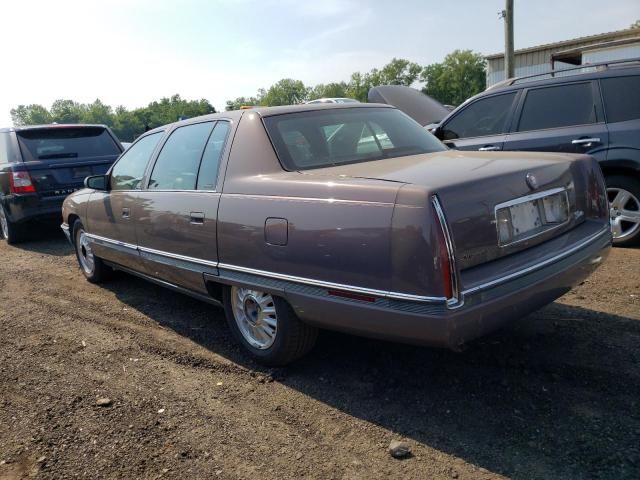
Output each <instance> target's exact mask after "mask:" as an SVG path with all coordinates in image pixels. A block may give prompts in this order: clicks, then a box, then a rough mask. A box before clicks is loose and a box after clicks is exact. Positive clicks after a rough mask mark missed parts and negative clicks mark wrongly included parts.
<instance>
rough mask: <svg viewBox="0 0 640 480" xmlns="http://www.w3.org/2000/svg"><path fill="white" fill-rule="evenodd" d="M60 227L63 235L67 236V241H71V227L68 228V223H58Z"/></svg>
mask: <svg viewBox="0 0 640 480" xmlns="http://www.w3.org/2000/svg"><path fill="white" fill-rule="evenodd" d="M60 228H61V229H62V232H63V233H64V236H65V237H67V240H68V241H69V243H73V242H72V241H71V229H70V228H69V225H67V224H66V223H63V224H62V225H60Z"/></svg>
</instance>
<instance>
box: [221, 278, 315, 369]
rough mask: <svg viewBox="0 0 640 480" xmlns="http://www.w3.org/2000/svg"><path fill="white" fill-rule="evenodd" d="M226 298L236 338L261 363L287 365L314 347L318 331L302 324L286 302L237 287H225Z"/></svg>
mask: <svg viewBox="0 0 640 480" xmlns="http://www.w3.org/2000/svg"><path fill="white" fill-rule="evenodd" d="M223 297H224V298H223V300H224V307H225V315H226V317H227V322H228V323H229V327H230V328H231V331H232V332H233V335H234V337H235V338H236V339H237V340H238V341H239V342H240V344H241V345H242V346H243V347H244V348H245V349H246V350H247V351H248V352H249V353H250V354H251V356H252V357H253V358H255V359H256V360H257V361H258V362H260V363H264V364H266V365H271V366H282V365H286V364H287V363H290V362H292V361H294V360H296V359H298V358H300V357H302V356H303V355H305V354H306V353H307V352H309V351H310V350H311V349H312V348H313V346H314V344H315V341H316V338H317V336H318V330H317V329H316V328H314V327H311V326H309V325H307V324H305V323H303V322H302V321H301V320H300V319H299V318H298V316H297V315H296V314H295V312H294V311H293V309H292V308H291V306H290V305H289V304H288V303H287V301H286V300H284V299H282V298H280V297H276V296H272V295H271V294H269V293H265V292H261V291H259V290H254V289H249V288H242V287H235V286H234V287H227V288H225V289H224V293H223Z"/></svg>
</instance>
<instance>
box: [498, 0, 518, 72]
mask: <svg viewBox="0 0 640 480" xmlns="http://www.w3.org/2000/svg"><path fill="white" fill-rule="evenodd" d="M501 13H502V18H504V78H505V80H506V79H507V78H513V77H514V76H515V62H514V58H513V0H506V1H505V8H504V10H503V11H502V12H501Z"/></svg>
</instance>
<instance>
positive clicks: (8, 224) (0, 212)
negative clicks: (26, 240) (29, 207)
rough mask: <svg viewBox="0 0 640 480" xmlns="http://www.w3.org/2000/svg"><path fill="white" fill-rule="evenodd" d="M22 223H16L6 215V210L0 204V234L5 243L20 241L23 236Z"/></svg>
mask: <svg viewBox="0 0 640 480" xmlns="http://www.w3.org/2000/svg"><path fill="white" fill-rule="evenodd" d="M22 233H23V231H22V225H18V224H16V223H14V222H12V221H11V220H9V217H8V216H7V212H6V210H5V209H4V207H3V206H2V205H0V235H1V236H2V238H4V239H5V240H6V241H7V243H9V244H11V245H13V244H16V243H19V242H20V241H22V238H23V234H22Z"/></svg>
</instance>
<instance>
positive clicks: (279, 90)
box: [260, 78, 309, 107]
mask: <svg viewBox="0 0 640 480" xmlns="http://www.w3.org/2000/svg"><path fill="white" fill-rule="evenodd" d="M308 96H309V89H308V88H307V87H305V85H304V83H302V81H300V80H294V79H292V78H283V79H282V80H279V81H278V82H276V83H275V84H274V85H271V87H269V89H268V90H267V92H266V94H265V95H264V97H263V98H262V99H261V102H260V103H261V105H265V106H268V107H271V106H276V105H295V104H297V103H302V102H304V101H306V100H307V98H308Z"/></svg>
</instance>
